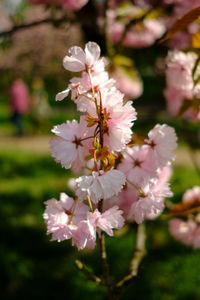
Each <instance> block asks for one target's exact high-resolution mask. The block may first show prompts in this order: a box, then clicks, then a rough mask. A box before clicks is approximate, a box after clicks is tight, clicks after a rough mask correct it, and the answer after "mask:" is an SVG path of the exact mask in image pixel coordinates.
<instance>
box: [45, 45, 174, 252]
mask: <svg viewBox="0 0 200 300" xmlns="http://www.w3.org/2000/svg"><path fill="white" fill-rule="evenodd" d="M69 54H70V55H67V56H65V57H64V59H63V66H64V68H65V69H67V70H69V71H71V72H78V73H79V77H73V78H72V79H71V80H70V83H69V85H68V86H67V87H66V89H65V90H64V91H62V92H60V93H58V94H57V96H56V100H57V101H62V100H63V99H64V98H65V97H67V96H69V95H71V99H72V101H74V103H75V104H76V106H77V110H78V111H80V112H81V116H80V122H78V121H76V120H73V121H71V122H70V121H67V122H66V123H63V124H61V125H57V126H55V127H54V128H53V130H52V132H53V133H54V134H55V135H56V137H55V138H53V139H52V140H51V141H50V150H51V154H52V156H53V157H54V158H55V160H56V161H57V162H59V163H61V165H62V167H64V168H66V169H69V168H72V170H73V171H74V172H75V173H81V172H83V175H82V176H80V177H78V178H76V179H74V184H73V192H74V194H75V199H73V198H70V197H69V196H68V195H66V194H65V193H61V196H60V200H59V201H58V200H56V199H51V200H48V201H46V203H45V204H46V209H45V212H44V219H45V222H46V225H47V233H48V234H52V240H57V241H63V240H66V239H72V244H73V245H76V246H77V247H78V249H83V248H89V249H93V248H94V247H95V244H96V235H97V233H100V232H101V231H104V232H106V233H107V234H108V235H110V236H112V235H113V229H120V228H122V227H123V225H124V222H125V220H126V219H127V220H129V221H135V222H137V223H142V222H143V221H144V220H145V219H152V218H155V217H156V216H158V215H159V214H160V213H161V212H162V210H163V208H164V198H165V197H171V196H172V192H171V190H170V187H169V184H168V180H169V177H170V174H171V169H170V162H171V160H173V159H174V150H175V148H176V146H177V144H176V140H177V138H176V134H175V131H174V129H173V128H171V127H169V126H167V125H166V124H163V125H159V124H158V125H156V126H155V127H154V128H153V129H152V130H151V131H150V132H149V133H148V137H147V139H143V141H142V144H141V143H140V144H139V145H136V143H135V142H134V137H133V135H132V130H131V128H132V125H133V121H135V120H136V115H137V114H136V111H135V109H134V108H133V107H132V105H131V102H130V101H128V102H124V99H123V97H124V95H123V94H122V93H121V92H120V91H119V90H118V89H117V88H116V85H115V81H114V80H113V79H110V78H109V75H108V73H107V71H106V69H105V59H104V58H101V57H100V48H99V46H98V45H97V44H96V43H94V42H89V43H87V44H86V46H85V49H84V50H83V49H82V48H80V47H77V46H75V47H72V48H70V49H69Z"/></svg>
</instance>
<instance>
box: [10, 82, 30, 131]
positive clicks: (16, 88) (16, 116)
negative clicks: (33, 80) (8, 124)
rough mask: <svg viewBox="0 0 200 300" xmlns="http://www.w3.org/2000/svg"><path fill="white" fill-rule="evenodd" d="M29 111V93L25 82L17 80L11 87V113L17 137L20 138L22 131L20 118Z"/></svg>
mask: <svg viewBox="0 0 200 300" xmlns="http://www.w3.org/2000/svg"><path fill="white" fill-rule="evenodd" d="M28 109H29V91H28V88H27V85H26V84H25V82H24V81H23V80H22V79H20V78H18V79H16V80H15V81H14V82H13V84H12V87H11V111H12V121H13V123H14V124H15V126H16V129H17V135H18V136H22V135H23V134H24V129H23V125H22V120H21V117H22V115H23V114H25V113H26V112H27V111H28Z"/></svg>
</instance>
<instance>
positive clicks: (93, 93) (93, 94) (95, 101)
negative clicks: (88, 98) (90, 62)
mask: <svg viewBox="0 0 200 300" xmlns="http://www.w3.org/2000/svg"><path fill="white" fill-rule="evenodd" d="M87 72H88V75H89V80H90V84H91V88H92V96H93V99H94V103H95V106H96V112H97V115H98V104H97V99H96V95H95V91H94V86H93V83H92V75H91V72H90V69H89V68H87Z"/></svg>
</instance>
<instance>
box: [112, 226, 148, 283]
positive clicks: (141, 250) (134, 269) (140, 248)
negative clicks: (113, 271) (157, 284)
mask: <svg viewBox="0 0 200 300" xmlns="http://www.w3.org/2000/svg"><path fill="white" fill-rule="evenodd" d="M145 241H146V234H145V225H144V224H140V225H138V231H137V240H136V249H135V251H134V253H133V258H132V260H131V263H130V273H129V274H128V275H126V276H124V277H123V278H122V279H121V280H120V281H119V282H118V283H117V284H116V287H117V288H121V287H122V286H123V285H124V284H125V283H127V282H128V281H130V280H131V279H133V278H134V277H136V276H137V275H138V270H139V266H140V263H141V261H142V259H143V257H144V256H145V255H146V248H145Z"/></svg>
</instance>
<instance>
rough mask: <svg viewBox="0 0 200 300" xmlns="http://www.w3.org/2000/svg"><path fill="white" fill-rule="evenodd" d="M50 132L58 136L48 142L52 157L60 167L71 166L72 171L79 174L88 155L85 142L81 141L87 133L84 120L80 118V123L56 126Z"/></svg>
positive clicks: (74, 122) (73, 122)
mask: <svg viewBox="0 0 200 300" xmlns="http://www.w3.org/2000/svg"><path fill="white" fill-rule="evenodd" d="M52 132H53V133H55V134H56V135H57V136H58V137H57V138H54V139H52V140H51V141H50V142H49V144H50V149H51V154H52V156H53V157H54V158H55V160H56V161H57V162H60V163H61V165H62V167H64V168H66V169H68V168H70V167H71V166H72V167H73V169H74V171H77V172H79V171H80V169H81V168H82V166H83V165H84V157H85V155H87V153H88V152H87V147H86V145H87V141H83V142H82V141H81V139H83V138H85V137H86V136H87V133H88V128H87V124H86V122H85V120H84V118H83V117H81V118H80V123H78V122H77V121H76V120H73V121H72V122H69V121H67V122H66V123H63V124H61V125H57V126H55V127H54V129H53V130H52Z"/></svg>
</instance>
